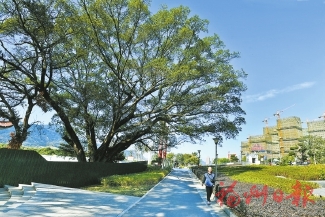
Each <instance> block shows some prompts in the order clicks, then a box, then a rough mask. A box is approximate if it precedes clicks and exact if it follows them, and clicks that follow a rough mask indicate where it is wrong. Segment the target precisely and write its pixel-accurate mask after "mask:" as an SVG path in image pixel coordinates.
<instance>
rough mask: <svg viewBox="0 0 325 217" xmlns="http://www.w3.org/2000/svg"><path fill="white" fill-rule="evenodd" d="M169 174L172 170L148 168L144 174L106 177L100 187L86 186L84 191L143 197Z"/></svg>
mask: <svg viewBox="0 0 325 217" xmlns="http://www.w3.org/2000/svg"><path fill="white" fill-rule="evenodd" d="M169 172H170V169H161V168H159V167H148V169H147V170H146V171H144V172H142V173H135V174H127V175H114V176H109V177H104V178H102V179H101V184H100V185H92V186H86V187H83V188H82V189H84V190H89V191H99V192H107V193H113V194H122V195H129V196H136V197H141V196H143V195H144V194H146V193H147V192H148V191H149V190H150V189H151V188H152V187H154V186H155V185H156V184H157V183H158V182H159V181H160V180H162V179H163V178H164V177H165V176H166V175H167V174H168V173H169Z"/></svg>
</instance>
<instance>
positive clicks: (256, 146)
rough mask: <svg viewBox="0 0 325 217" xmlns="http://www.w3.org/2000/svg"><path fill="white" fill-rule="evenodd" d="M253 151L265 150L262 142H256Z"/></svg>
mask: <svg viewBox="0 0 325 217" xmlns="http://www.w3.org/2000/svg"><path fill="white" fill-rule="evenodd" d="M251 150H252V151H264V148H263V146H262V145H260V144H254V145H253V146H252V148H251Z"/></svg>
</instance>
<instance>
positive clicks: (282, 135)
mask: <svg viewBox="0 0 325 217" xmlns="http://www.w3.org/2000/svg"><path fill="white" fill-rule="evenodd" d="M305 135H314V136H321V137H323V138H325V120H320V121H310V122H307V128H304V129H303V128H302V122H301V120H300V118H299V117H295V116H293V117H288V118H281V119H280V118H279V119H277V124H276V126H266V127H263V134H262V135H257V136H249V137H248V138H247V141H243V142H241V155H242V157H244V156H246V157H247V156H249V155H250V154H254V156H255V155H256V154H257V155H258V156H259V159H258V160H260V161H263V160H267V159H272V158H280V159H281V158H282V157H283V156H286V155H288V154H289V152H290V148H291V147H296V146H297V145H298V142H299V141H298V140H299V138H300V137H302V136H305Z"/></svg>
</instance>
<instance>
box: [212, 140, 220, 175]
mask: <svg viewBox="0 0 325 217" xmlns="http://www.w3.org/2000/svg"><path fill="white" fill-rule="evenodd" d="M213 141H214V144H215V145H216V160H215V161H216V162H215V164H216V179H217V177H218V176H217V169H218V168H217V166H218V144H219V139H218V138H213ZM219 146H220V147H222V145H221V144H220V145H219Z"/></svg>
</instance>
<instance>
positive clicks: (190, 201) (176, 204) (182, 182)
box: [119, 169, 227, 217]
mask: <svg viewBox="0 0 325 217" xmlns="http://www.w3.org/2000/svg"><path fill="white" fill-rule="evenodd" d="M205 198H206V196H205V188H204V187H202V186H201V185H200V182H199V181H198V180H197V179H196V178H195V177H194V176H193V174H192V172H190V171H189V170H188V169H174V170H173V171H172V172H171V173H170V174H169V175H168V176H166V177H165V179H164V180H162V181H161V182H160V183H159V184H158V185H156V186H155V187H154V188H152V189H151V190H150V191H149V192H148V193H147V194H146V195H144V197H142V198H141V200H140V201H139V202H138V203H136V204H135V205H134V206H132V207H130V208H129V209H127V210H125V211H124V212H123V213H122V214H121V215H119V216H123V217H130V216H132V217H133V216H134V217H139V216H141V217H145V216H155V217H174V216H175V217H182V216H184V217H185V216H186V217H191V216H193V217H211V216H220V217H226V216H227V215H226V214H225V212H224V211H223V210H222V209H220V208H219V207H218V205H217V204H216V202H212V203H211V205H207V204H206V199H205Z"/></svg>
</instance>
